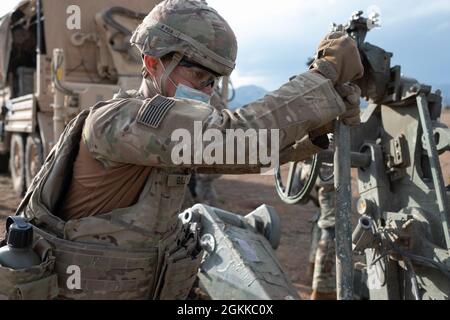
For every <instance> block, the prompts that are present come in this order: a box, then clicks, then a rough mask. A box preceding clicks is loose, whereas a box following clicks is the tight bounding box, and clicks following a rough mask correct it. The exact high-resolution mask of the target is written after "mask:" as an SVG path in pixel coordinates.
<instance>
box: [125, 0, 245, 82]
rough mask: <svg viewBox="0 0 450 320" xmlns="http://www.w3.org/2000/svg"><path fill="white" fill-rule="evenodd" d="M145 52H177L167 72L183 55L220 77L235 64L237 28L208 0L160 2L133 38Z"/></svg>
mask: <svg viewBox="0 0 450 320" xmlns="http://www.w3.org/2000/svg"><path fill="white" fill-rule="evenodd" d="M130 42H131V44H132V45H135V46H137V48H138V49H139V50H140V52H141V53H142V54H145V55H149V56H152V57H155V58H161V57H163V56H165V55H167V54H169V53H175V55H174V58H173V59H172V63H171V64H169V66H168V67H167V69H168V70H167V73H169V74H170V72H171V71H172V70H173V69H174V68H175V67H176V65H177V64H178V63H179V62H180V61H181V59H182V58H183V57H185V58H187V59H189V60H190V61H193V62H195V63H197V64H199V65H201V66H203V67H205V68H207V69H209V70H211V71H213V72H214V73H216V74H217V75H220V76H228V75H230V74H231V72H232V71H233V69H234V67H235V60H236V54H237V42H236V37H235V35H234V32H233V30H232V29H231V28H230V26H229V25H228V23H227V22H226V21H225V19H223V18H222V17H221V16H220V15H219V14H218V13H217V11H215V10H214V9H212V8H211V7H209V6H208V5H207V3H206V2H205V1H204V0H201V1H197V0H166V1H163V2H161V3H160V4H158V5H157V6H156V7H155V8H154V9H153V10H152V11H151V12H150V13H149V14H148V15H147V17H145V19H144V20H143V22H142V23H141V24H140V25H139V26H138V28H137V29H136V30H135V32H134V34H133V36H132V37H131V40H130Z"/></svg>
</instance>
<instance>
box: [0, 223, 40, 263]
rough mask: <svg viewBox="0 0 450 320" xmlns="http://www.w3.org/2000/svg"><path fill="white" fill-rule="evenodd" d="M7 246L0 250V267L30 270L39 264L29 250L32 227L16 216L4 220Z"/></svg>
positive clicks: (34, 254) (35, 256)
mask: <svg viewBox="0 0 450 320" xmlns="http://www.w3.org/2000/svg"><path fill="white" fill-rule="evenodd" d="M6 232H7V236H8V238H7V244H6V245H5V246H3V247H1V248H0V265H1V266H3V267H7V268H11V269H25V268H30V267H32V266H35V265H39V264H40V263H41V259H40V258H39V256H38V255H37V253H36V252H34V251H33V249H32V248H31V246H32V244H33V226H32V225H31V224H29V223H28V222H26V221H25V219H24V218H22V217H18V216H10V217H8V219H7V220H6Z"/></svg>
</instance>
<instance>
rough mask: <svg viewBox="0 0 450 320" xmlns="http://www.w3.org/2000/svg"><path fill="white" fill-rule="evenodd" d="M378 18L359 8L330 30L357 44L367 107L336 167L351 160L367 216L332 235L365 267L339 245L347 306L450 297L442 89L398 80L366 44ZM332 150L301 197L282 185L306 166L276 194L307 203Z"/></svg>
mask: <svg viewBox="0 0 450 320" xmlns="http://www.w3.org/2000/svg"><path fill="white" fill-rule="evenodd" d="M377 19H378V16H377V15H376V14H371V15H370V16H369V18H365V17H363V16H362V11H358V12H355V13H354V14H353V15H352V17H351V19H350V21H349V22H348V23H347V24H345V25H334V27H333V31H342V32H346V33H347V34H349V35H350V36H351V37H353V38H354V39H355V40H356V42H357V44H358V47H359V50H360V53H361V57H362V62H363V64H364V69H365V74H364V76H363V78H362V79H360V80H358V81H357V82H356V84H357V85H359V86H360V87H361V89H362V97H364V98H366V100H368V102H369V104H368V107H367V108H365V109H364V112H363V113H362V115H361V125H360V126H359V127H356V128H352V129H351V130H348V128H347V130H348V131H349V132H348V133H349V136H348V139H349V142H350V143H347V147H348V150H347V151H344V150H343V149H341V150H340V151H341V152H340V158H339V161H337V162H336V161H335V162H334V167H335V169H336V168H337V167H338V166H340V165H342V164H343V160H345V161H348V165H347V168H346V170H348V171H347V172H348V175H347V178H349V177H350V175H349V169H350V165H351V166H352V167H353V168H356V169H357V170H358V176H357V182H358V191H359V195H360V198H359V199H358V202H357V211H358V213H359V214H360V215H361V217H360V219H359V220H358V224H357V225H356V227H355V229H354V230H353V233H351V232H349V231H351V230H344V229H342V228H341V229H340V230H339V228H338V220H340V223H341V225H342V224H344V225H347V226H351V221H350V220H349V217H347V218H345V219H343V218H342V217H343V216H342V215H341V216H340V215H337V216H336V238H337V239H338V238H339V237H340V238H341V240H344V241H342V242H340V243H341V244H342V243H344V247H346V245H347V243H348V244H349V245H350V246H351V248H350V250H353V254H354V255H359V256H360V257H362V258H363V260H364V262H363V263H361V262H358V263H355V265H354V266H355V269H354V270H351V269H353V263H352V260H353V259H352V256H351V254H348V255H347V252H346V249H347V248H344V247H340V243H339V242H338V241H337V247H336V251H337V255H339V256H340V258H342V257H343V256H345V259H344V260H343V261H341V263H342V264H345V265H346V267H347V268H348V267H349V268H350V272H347V274H346V275H343V278H342V279H344V281H340V282H339V281H337V283H336V287H337V289H338V296H339V290H343V291H345V298H346V299H352V298H353V297H356V296H358V297H361V296H362V295H363V294H364V292H366V293H368V295H366V296H363V298H370V299H374V300H380V299H389V300H391V299H394V300H397V299H405V300H429V299H433V300H434V299H449V298H450V255H449V250H450V238H449V229H448V216H449V212H450V209H449V202H448V201H449V193H448V187H447V188H446V187H445V185H444V179H443V175H442V171H441V166H440V163H439V155H440V154H442V153H444V152H446V151H448V150H450V139H449V137H450V135H449V134H450V129H449V128H447V126H446V125H445V124H443V123H441V122H440V121H439V117H440V115H441V111H442V97H441V92H440V91H439V90H437V91H434V92H433V91H432V90H431V87H430V86H427V85H424V84H421V83H419V82H418V81H417V80H415V79H412V78H407V77H404V76H401V70H400V66H391V58H392V56H393V54H392V53H390V52H387V51H385V50H384V49H382V48H380V47H377V46H375V45H372V44H370V43H368V42H366V41H365V38H366V35H367V32H368V31H369V30H371V29H372V28H373V27H374V26H376V25H377ZM341 132H342V131H341ZM335 138H336V137H335ZM339 139H340V138H337V140H339ZM339 143H340V142H339V141H337V144H339ZM341 148H342V145H341ZM333 153H334V152H333V150H327V151H324V152H321V153H320V154H319V155H317V156H316V157H315V158H314V159H313V164H312V166H313V168H314V169H313V172H312V173H311V175H310V179H306V182H304V183H303V184H302V185H303V188H300V190H299V191H298V192H296V193H297V194H292V193H288V192H286V191H289V189H288V188H287V187H284V186H285V185H286V186H290V185H291V184H292V183H293V180H300V179H299V176H298V175H295V171H296V166H299V165H300V166H301V165H302V164H301V163H297V164H296V165H291V168H292V174H291V175H290V177H291V179H290V181H288V182H287V183H283V181H281V179H280V176H279V175H278V176H277V177H276V184H277V191H278V192H279V195H280V196H281V197H282V199H283V200H286V201H287V202H289V203H293V202H294V201H293V199H294V200H296V201H302V200H303V201H304V200H305V198H306V197H307V195H308V193H309V191H310V189H309V190H308V188H309V187H310V184H311V183H313V182H314V181H315V179H316V177H317V175H318V170H319V169H320V167H321V164H322V163H326V164H330V163H333V156H334V155H333ZM337 158H338V157H335V158H334V159H335V160H336V159H337ZM342 169H343V168H342V167H341V168H340V170H342ZM341 173H342V172H341ZM342 178H343V177H342V176H341V174H340V173H339V171H335V185H338V184H341V185H340V186H341V188H340V189H342V190H346V191H347V192H348V193H347V194H346V195H345V196H343V195H338V196H337V198H336V201H337V204H338V208H337V209H338V211H339V210H342V209H345V210H347V212H345V213H346V215H349V214H350V212H349V211H350V210H351V209H350V206H348V207H347V208H343V206H342V204H350V203H351V198H350V197H351V193H350V192H349V191H350V190H351V185H350V184H349V183H343V180H341V179H342ZM348 253H350V252H348ZM352 271H353V272H352ZM337 272H338V273H339V270H337ZM352 273H354V274H355V276H354V277H353V278H352V276H351V274H352ZM346 276H347V277H346ZM337 278H338V277H337ZM342 279H341V280H342ZM352 295H353V296H352Z"/></svg>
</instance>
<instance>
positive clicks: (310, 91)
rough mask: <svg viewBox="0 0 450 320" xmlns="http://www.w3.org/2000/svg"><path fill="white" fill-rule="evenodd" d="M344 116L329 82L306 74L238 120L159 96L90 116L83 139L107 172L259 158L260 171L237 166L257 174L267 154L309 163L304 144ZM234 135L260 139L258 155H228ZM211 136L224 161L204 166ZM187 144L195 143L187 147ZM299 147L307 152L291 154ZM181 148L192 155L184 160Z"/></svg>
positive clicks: (237, 114) (249, 149) (239, 147)
mask: <svg viewBox="0 0 450 320" xmlns="http://www.w3.org/2000/svg"><path fill="white" fill-rule="evenodd" d="M344 111H345V104H344V102H343V101H342V99H341V98H340V96H339V95H338V93H337V92H336V91H335V90H334V88H333V86H332V84H331V81H329V80H327V79H325V78H323V77H322V76H320V75H318V74H315V73H312V72H306V73H304V74H301V75H299V76H297V77H296V78H294V79H293V80H292V81H289V82H288V83H286V84H284V85H283V86H281V87H280V89H278V90H276V91H273V92H271V93H269V94H267V95H266V96H265V97H264V98H262V99H260V100H257V101H255V102H252V103H250V104H248V105H247V106H245V107H243V108H240V109H237V110H235V111H234V112H233V111H230V110H223V111H217V110H215V109H214V108H213V107H211V106H209V105H206V104H204V103H201V102H195V101H193V100H185V99H173V98H165V97H161V96H156V97H155V98H152V99H147V100H138V99H123V100H114V101H113V102H112V103H111V104H106V105H103V106H100V107H97V108H94V109H93V110H92V111H91V114H90V116H89V117H88V119H87V120H86V125H85V129H84V133H83V137H84V139H85V141H86V144H87V146H88V148H89V150H90V151H91V153H92V154H93V156H94V157H95V158H96V159H98V160H100V161H102V162H103V163H105V164H106V165H114V162H118V163H132V164H138V165H147V166H184V167H197V168H199V167H214V166H218V167H221V166H224V168H225V167H230V168H231V167H232V164H231V166H230V161H229V160H230V159H232V160H236V159H237V158H236V155H238V154H241V155H242V154H245V160H246V161H247V159H249V157H250V156H254V155H255V152H256V153H258V156H257V157H256V158H257V161H256V163H255V162H251V161H249V162H245V163H242V161H241V162H235V163H234V164H236V165H237V166H238V167H240V168H242V169H245V168H246V167H248V169H249V170H253V169H254V168H255V167H260V166H267V164H266V163H263V162H260V160H261V159H260V154H259V150H260V149H261V146H263V147H265V148H266V150H265V151H266V154H270V155H272V154H274V153H278V152H279V151H280V150H281V151H282V153H283V159H286V160H289V159H290V158H292V159H294V158H298V157H303V156H305V157H308V156H309V155H311V153H312V152H314V151H315V150H314V148H313V147H314V145H313V144H312V143H311V142H310V141H309V140H308V139H309V138H308V137H307V138H305V136H307V135H308V132H310V131H312V130H313V129H315V128H318V127H320V126H322V125H323V124H325V123H328V122H330V121H331V120H333V119H334V118H336V117H337V116H338V115H340V114H341V113H343V112H344ZM214 129H215V130H214ZM233 129H235V130H233ZM236 129H240V130H241V132H242V131H244V132H247V131H248V129H252V130H253V131H254V132H256V145H257V147H255V144H253V146H251V145H250V143H234V145H232V146H231V147H230V144H229V143H230V137H229V136H228V134H229V132H230V131H233V132H235V133H236V132H238V131H237V130H236ZM208 130H212V131H208ZM263 130H266V133H267V136H264V135H263V136H262V137H261V136H260V133H261V131H263ZM211 132H213V133H214V134H212V136H215V137H217V136H219V138H220V139H219V140H220V141H216V140H215V139H214V142H215V144H216V146H217V148H219V149H220V148H222V150H224V152H223V155H219V156H216V157H215V158H214V159H217V160H218V161H213V162H211V161H209V162H207V161H203V160H204V159H205V158H204V157H203V156H202V155H200V157H199V155H198V152H203V151H205V148H206V147H207V146H208V145H210V144H211V143H210V142H209V141H211V140H213V139H211V137H210V138H209V140H208V139H207V138H205V135H206V134H207V133H211ZM186 136H187V140H190V141H186ZM199 136H200V140H199ZM272 137H275V138H272ZM245 139H247V138H245ZM245 139H244V141H245ZM273 139H275V140H273ZM302 139H303V140H302ZM305 139H306V140H305ZM181 140H182V141H181ZM263 140H265V141H263ZM307 140H308V141H307ZM298 141H302V144H303V145H308V146H309V147H308V148H296V149H295V148H292V147H293V146H295V144H296V142H298ZM306 142H308V143H306ZM261 143H262V144H261ZM183 144H184V145H185V147H186V148H185V149H184V150H183V149H181V150H182V152H179V151H180V146H181V145H183ZM316 147H317V146H316ZM176 148H178V149H176ZM230 148H231V149H230ZM210 149H211V148H210ZM177 150H178V152H177ZM317 151H320V148H317ZM231 153H233V154H232V155H231V157H230V154H231ZM180 154H182V156H183V157H182V158H183V159H182V161H179V160H180V159H174V155H175V156H176V155H180ZM227 156H228V158H227ZM175 158H176V157H175ZM178 158H180V157H178ZM185 160H187V161H185Z"/></svg>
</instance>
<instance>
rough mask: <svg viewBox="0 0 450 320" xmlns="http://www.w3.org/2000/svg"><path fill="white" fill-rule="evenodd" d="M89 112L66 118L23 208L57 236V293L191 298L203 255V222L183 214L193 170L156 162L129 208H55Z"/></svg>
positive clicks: (46, 235)
mask: <svg viewBox="0 0 450 320" xmlns="http://www.w3.org/2000/svg"><path fill="white" fill-rule="evenodd" d="M88 113H89V111H88V110H85V111H83V112H81V113H80V114H79V115H78V116H77V117H76V118H75V119H73V120H72V121H71V122H70V123H69V124H68V125H67V127H66V128H65V130H64V132H63V134H62V135H61V137H60V139H59V141H58V143H57V144H56V146H55V147H54V148H53V149H52V151H51V153H50V154H49V156H48V157H47V159H46V161H45V163H44V165H43V167H42V169H41V170H40V172H39V173H38V175H37V176H36V177H35V179H34V180H33V181H32V184H31V186H30V188H29V189H28V190H29V191H28V192H27V195H26V196H25V198H24V200H23V201H22V203H21V204H20V206H19V208H18V210H17V214H21V215H23V216H25V217H26V218H27V219H28V220H29V221H30V222H31V223H32V224H33V225H34V226H35V230H36V231H35V233H37V234H38V235H39V236H40V237H42V238H43V239H45V240H46V241H48V243H50V244H51V247H52V249H53V253H54V256H55V265H54V273H55V274H56V275H57V278H58V287H59V296H58V297H59V298H63V299H185V298H186V297H187V295H188V293H189V291H190V289H191V287H192V285H193V283H194V280H195V278H196V274H197V271H198V267H199V265H200V262H201V258H202V252H201V249H200V248H199V246H198V243H199V241H198V240H199V239H198V237H199V231H200V230H199V228H198V227H195V226H194V227H193V226H192V225H183V224H182V223H181V221H180V219H179V218H178V213H179V209H180V205H181V203H182V200H183V198H184V193H185V189H186V185H187V183H188V181H189V177H190V172H186V171H180V170H177V169H166V168H153V169H152V171H151V173H150V176H149V178H148V180H147V182H146V185H145V187H144V189H143V190H142V192H141V194H140V197H139V200H138V202H137V203H136V204H134V205H132V206H130V207H127V208H120V209H115V210H112V211H111V212H108V213H104V214H100V215H96V216H91V217H85V218H81V219H75V220H69V221H63V220H62V219H60V218H58V217H57V216H56V215H54V214H53V213H54V212H56V210H57V208H58V206H60V203H59V201H60V199H62V198H63V197H62V195H63V193H64V190H65V189H66V188H67V186H68V184H69V183H70V178H71V170H72V166H73V162H74V160H75V158H76V155H77V152H78V148H79V141H80V138H81V134H82V130H83V125H84V122H85V119H86V117H87V115H88ZM78 275H79V280H80V281H79V282H77V279H76V276H78Z"/></svg>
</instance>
